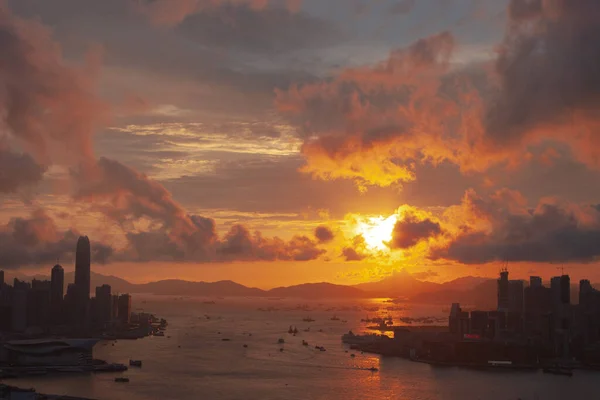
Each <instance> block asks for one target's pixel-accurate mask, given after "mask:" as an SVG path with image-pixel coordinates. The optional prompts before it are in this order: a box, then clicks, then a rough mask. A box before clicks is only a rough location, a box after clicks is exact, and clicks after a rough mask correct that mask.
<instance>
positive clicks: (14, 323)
mask: <svg viewBox="0 0 600 400" xmlns="http://www.w3.org/2000/svg"><path fill="white" fill-rule="evenodd" d="M15 283H17V280H16V279H15ZM27 289H28V288H27V287H23V286H15V287H14V290H13V295H12V312H11V329H12V331H13V332H24V331H25V329H27V291H28V290H27Z"/></svg>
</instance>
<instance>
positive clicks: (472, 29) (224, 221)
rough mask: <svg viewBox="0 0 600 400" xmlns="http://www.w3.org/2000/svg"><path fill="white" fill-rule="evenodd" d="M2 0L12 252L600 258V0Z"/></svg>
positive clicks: (1, 130)
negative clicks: (85, 246)
mask: <svg viewBox="0 0 600 400" xmlns="http://www.w3.org/2000/svg"><path fill="white" fill-rule="evenodd" d="M0 4H1V7H0V48H2V49H3V51H2V52H1V53H0V60H1V62H0V111H1V112H0V202H1V207H0V268H3V269H5V270H7V271H10V270H13V271H19V272H22V273H37V272H40V271H48V270H49V269H50V268H51V266H52V265H54V263H56V260H57V259H58V260H59V262H60V263H61V264H62V265H63V266H64V267H65V269H67V270H72V269H73V268H74V267H73V263H74V261H73V260H74V255H73V252H74V249H75V244H76V240H77V237H78V236H79V235H87V236H89V237H90V239H91V242H92V269H93V270H94V271H96V272H99V273H103V274H112V275H117V276H120V277H124V278H126V279H129V280H131V281H133V282H147V281H152V280H158V279H167V278H178V279H188V280H206V281H216V280H234V281H237V282H240V283H243V284H247V285H252V286H257V287H261V288H271V287H275V286H279V285H291V284H297V283H303V282H320V281H328V282H333V283H340V284H355V283H361V282H366V281H373V280H378V279H382V278H385V277H387V276H390V275H391V274H393V273H394V272H395V271H398V270H400V269H406V270H407V271H409V272H411V273H413V274H415V276H417V277H419V278H420V279H426V280H430V281H436V282H442V281H447V280H450V279H454V278H457V277H460V276H465V275H477V276H490V277H491V276H496V275H497V273H498V271H499V269H500V268H501V267H503V266H504V265H505V264H506V263H508V266H509V269H510V271H511V276H515V277H521V278H526V277H528V276H529V275H539V276H542V277H544V278H545V279H548V278H549V277H550V276H554V275H557V274H559V273H560V272H561V270H562V269H563V268H564V271H565V272H568V273H569V274H570V275H571V276H572V279H581V278H584V277H589V278H591V279H598V280H600V272H599V271H600V270H599V269H598V256H599V255H600V185H599V184H598V182H600V170H599V167H600V146H599V145H600V113H599V111H598V106H599V105H600V73H598V71H600V5H599V3H598V2H597V1H595V0H570V1H567V0H370V1H367V0H327V1H323V0H103V1H96V0H3V1H1V2H0Z"/></svg>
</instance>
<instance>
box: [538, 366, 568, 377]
mask: <svg viewBox="0 0 600 400" xmlns="http://www.w3.org/2000/svg"><path fill="white" fill-rule="evenodd" d="M542 371H543V372H544V373H545V374H552V375H563V376H573V371H572V370H571V369H569V368H565V367H546V368H543V369H542Z"/></svg>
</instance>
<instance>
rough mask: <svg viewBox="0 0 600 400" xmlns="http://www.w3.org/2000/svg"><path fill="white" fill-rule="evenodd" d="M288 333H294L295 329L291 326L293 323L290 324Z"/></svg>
mask: <svg viewBox="0 0 600 400" xmlns="http://www.w3.org/2000/svg"><path fill="white" fill-rule="evenodd" d="M288 333H289V334H292V333H294V330H293V329H292V326H291V325H290V329H288Z"/></svg>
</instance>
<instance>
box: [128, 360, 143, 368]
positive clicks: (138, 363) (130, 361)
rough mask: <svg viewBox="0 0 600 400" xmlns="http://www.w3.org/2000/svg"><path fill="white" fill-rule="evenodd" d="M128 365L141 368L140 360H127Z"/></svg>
mask: <svg viewBox="0 0 600 400" xmlns="http://www.w3.org/2000/svg"><path fill="white" fill-rule="evenodd" d="M129 365H130V366H132V367H141V366H142V360H129Z"/></svg>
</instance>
